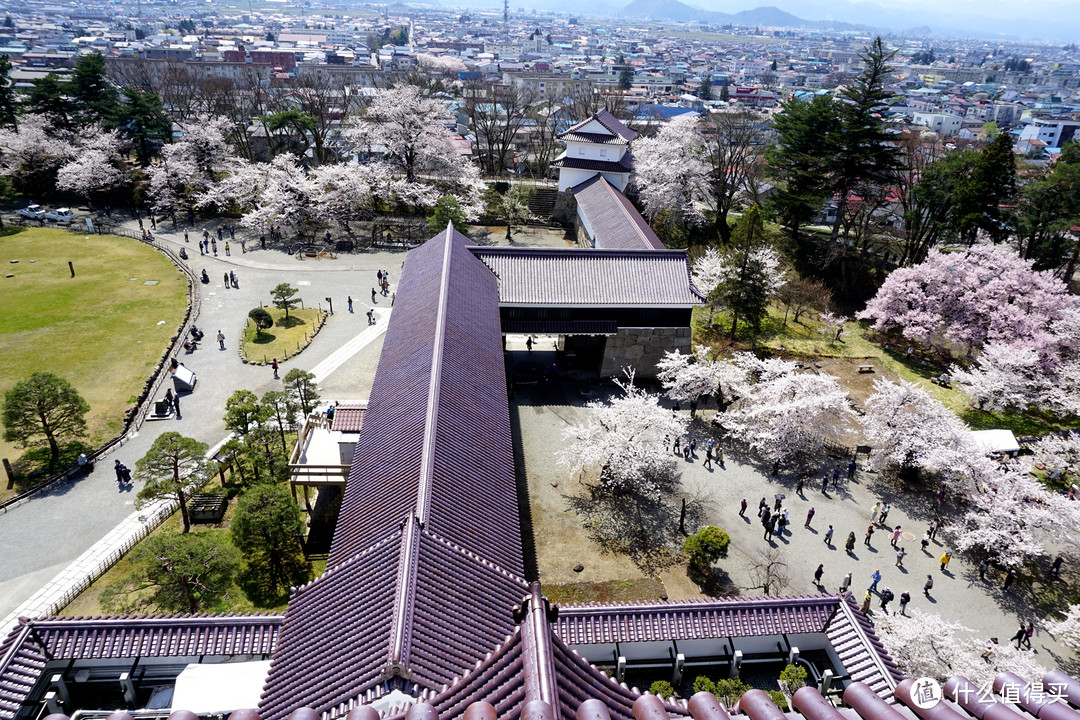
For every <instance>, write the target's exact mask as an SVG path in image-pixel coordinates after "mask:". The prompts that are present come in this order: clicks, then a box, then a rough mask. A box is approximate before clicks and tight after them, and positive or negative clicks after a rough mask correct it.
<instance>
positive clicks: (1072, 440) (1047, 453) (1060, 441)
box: [1028, 432, 1080, 474]
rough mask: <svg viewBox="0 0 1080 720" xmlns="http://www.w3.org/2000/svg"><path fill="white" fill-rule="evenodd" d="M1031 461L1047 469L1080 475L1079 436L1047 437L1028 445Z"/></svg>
mask: <svg viewBox="0 0 1080 720" xmlns="http://www.w3.org/2000/svg"><path fill="white" fill-rule="evenodd" d="M1028 449H1029V450H1031V461H1032V462H1033V463H1036V464H1038V465H1042V466H1043V467H1044V468H1048V469H1058V470H1062V471H1063V472H1069V473H1073V474H1076V473H1080V434H1078V433H1075V432H1070V433H1068V434H1067V435H1047V436H1045V437H1043V438H1041V439H1039V440H1037V441H1036V442H1033V443H1030V444H1029V445H1028Z"/></svg>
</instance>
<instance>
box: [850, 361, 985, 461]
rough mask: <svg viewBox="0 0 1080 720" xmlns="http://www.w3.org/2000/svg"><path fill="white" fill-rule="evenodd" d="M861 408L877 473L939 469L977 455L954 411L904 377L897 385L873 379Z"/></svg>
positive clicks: (861, 420) (863, 426) (862, 422)
mask: <svg viewBox="0 0 1080 720" xmlns="http://www.w3.org/2000/svg"><path fill="white" fill-rule="evenodd" d="M864 410H865V412H864V414H863V415H862V416H861V417H860V419H859V423H860V424H861V425H862V430H863V434H864V435H865V437H866V441H867V444H869V445H871V446H872V447H873V449H874V450H873V454H872V455H871V456H870V462H871V464H872V465H873V467H875V468H877V469H882V468H885V467H888V466H890V465H894V466H896V467H898V468H900V469H901V470H902V471H906V472H917V470H918V468H927V469H940V468H946V467H952V466H955V465H956V464H957V463H958V462H960V460H961V459H962V458H964V457H966V456H969V455H972V454H974V455H978V454H979V451H978V449H977V448H975V447H974V445H973V444H972V443H971V442H970V441H969V440H968V439H967V434H966V433H967V428H966V427H965V426H964V424H963V423H961V422H960V419H959V418H957V417H956V415H955V413H953V412H952V411H951V410H949V409H948V408H947V407H945V406H944V405H942V404H941V403H940V402H938V401H937V400H936V399H935V398H934V397H933V396H931V395H930V393H928V392H926V391H925V390H923V389H922V388H921V387H919V386H918V385H915V384H914V383H910V382H908V381H907V380H904V379H903V378H901V379H900V381H899V383H893V382H889V381H888V380H875V381H874V394H873V395H871V396H870V397H869V398H867V399H866V402H865V403H864Z"/></svg>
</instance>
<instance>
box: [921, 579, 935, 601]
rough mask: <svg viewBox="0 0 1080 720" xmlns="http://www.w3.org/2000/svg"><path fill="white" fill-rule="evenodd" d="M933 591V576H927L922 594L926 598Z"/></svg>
mask: <svg viewBox="0 0 1080 720" xmlns="http://www.w3.org/2000/svg"><path fill="white" fill-rule="evenodd" d="M933 589H934V576H933V575H927V576H926V582H925V583H923V586H922V594H923V595H925V596H926V597H930V591H931V590H933Z"/></svg>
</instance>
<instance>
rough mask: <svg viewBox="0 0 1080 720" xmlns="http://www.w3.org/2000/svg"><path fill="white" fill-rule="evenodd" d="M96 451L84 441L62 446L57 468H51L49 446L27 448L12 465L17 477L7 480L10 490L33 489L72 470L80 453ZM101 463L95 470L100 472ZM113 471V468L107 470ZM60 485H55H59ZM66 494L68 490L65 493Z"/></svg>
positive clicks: (74, 477)
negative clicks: (50, 478)
mask: <svg viewBox="0 0 1080 720" xmlns="http://www.w3.org/2000/svg"><path fill="white" fill-rule="evenodd" d="M93 451H94V447H93V446H92V445H90V444H88V443H86V442H83V441H82V440H73V441H71V442H68V443H65V444H63V445H61V446H60V455H59V457H58V458H57V461H56V466H55V467H53V468H50V467H49V459H50V455H49V448H48V446H47V445H44V444H40V445H32V446H31V447H29V448H27V449H26V451H25V452H24V453H23V454H22V455H20V456H19V457H18V459H16V460H15V461H14V462H13V463H11V472H12V474H13V475H14V476H15V477H14V480H8V479H7V478H5V480H7V483H6V484H7V485H9V486H10V487H9V488H8V489H9V490H11V491H13V492H14V493H21V492H25V491H27V490H30V489H32V488H33V487H35V486H36V485H39V484H41V483H42V482H44V481H45V480H47V479H48V478H49V477H50V476H51V475H53V474H55V473H58V472H60V471H62V470H64V469H65V468H70V467H71V466H73V465H74V464H75V463H76V462H77V461H78V459H79V454H80V453H86V454H87V455H89V454H90V453H92V452H93ZM99 464H100V463H96V464H95V469H98V470H100V469H101V468H100V467H97V465H99ZM107 469H109V470H111V468H107ZM90 472H92V470H91V471H89V472H86V473H83V474H80V475H74V476H72V478H71V480H72V481H76V480H81V479H82V478H84V477H86V476H87V475H89V474H90ZM57 484H59V483H54V485H57ZM64 492H66V490H65V491H64Z"/></svg>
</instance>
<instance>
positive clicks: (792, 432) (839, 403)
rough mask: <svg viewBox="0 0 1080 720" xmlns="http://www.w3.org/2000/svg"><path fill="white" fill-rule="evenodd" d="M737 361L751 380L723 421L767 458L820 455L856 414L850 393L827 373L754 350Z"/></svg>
mask: <svg viewBox="0 0 1080 720" xmlns="http://www.w3.org/2000/svg"><path fill="white" fill-rule="evenodd" d="M734 362H735V364H736V365H738V366H739V367H741V368H743V369H744V370H745V371H746V372H747V374H748V376H749V378H750V381H749V382H748V383H747V384H746V386H745V387H744V391H743V395H742V396H741V398H740V400H739V402H737V403H736V404H735V405H734V406H732V407H731V408H729V409H728V410H727V412H726V413H725V414H724V418H723V425H724V427H725V429H727V430H728V432H730V433H731V434H732V435H733V436H734V437H735V438H736V439H737V440H739V441H741V442H743V443H745V444H746V445H748V446H749V447H750V448H751V449H753V450H754V451H755V452H757V453H758V454H759V455H761V456H762V457H763V458H767V459H772V460H786V459H789V458H793V457H799V456H807V455H813V454H816V453H818V452H820V450H821V449H822V448H823V447H824V444H825V443H826V442H829V441H835V440H836V439H837V437H838V435H839V434H840V433H841V432H842V431H843V430H845V429H846V427H847V426H848V424H849V423H850V421H851V418H852V417H853V416H854V412H853V410H852V408H851V401H850V400H849V399H848V394H847V391H846V390H844V389H843V388H842V387H841V386H840V383H838V382H837V381H836V378H834V377H833V376H831V375H829V374H827V373H815V372H808V371H803V370H800V369H799V368H798V367H797V366H796V364H795V363H793V362H789V361H786V360H780V359H775V358H774V359H768V360H761V359H759V358H757V357H755V356H753V355H751V354H750V353H739V354H737V355H736V356H735V358H734Z"/></svg>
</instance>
